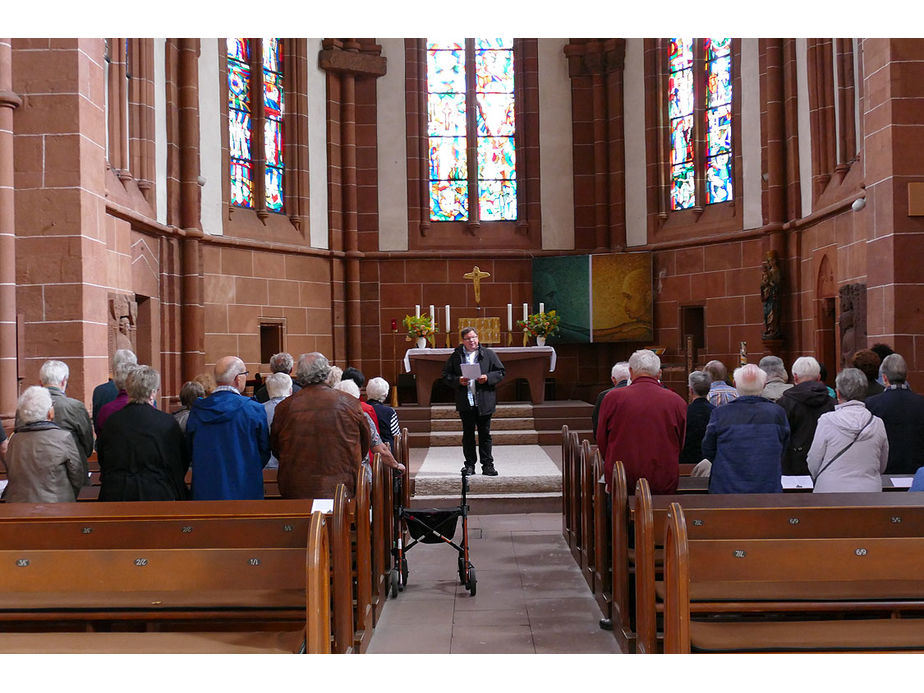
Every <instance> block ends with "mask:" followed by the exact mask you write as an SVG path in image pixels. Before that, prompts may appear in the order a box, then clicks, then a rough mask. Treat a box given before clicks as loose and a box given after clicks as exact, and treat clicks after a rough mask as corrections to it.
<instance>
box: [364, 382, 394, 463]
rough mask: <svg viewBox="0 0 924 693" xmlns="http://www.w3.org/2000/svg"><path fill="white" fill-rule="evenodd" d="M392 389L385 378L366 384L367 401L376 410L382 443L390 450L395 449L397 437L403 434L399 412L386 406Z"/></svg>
mask: <svg viewBox="0 0 924 693" xmlns="http://www.w3.org/2000/svg"><path fill="white" fill-rule="evenodd" d="M390 389H391V387H390V386H389V384H388V381H387V380H385V378H373V379H372V380H370V381H369V382H368V383H366V401H367V402H369V404H371V405H372V408H373V409H375V416H376V418H377V419H378V420H379V434H380V435H381V436H382V442H383V443H385V444H386V445H387V446H388V447H389V448H394V446H395V436H396V435H398V434H399V433H401V426H400V424H399V423H398V414H397V412H396V411H395V410H394V409H392V408H391V407H390V406H388V405H387V404H385V400H387V399H388V391H389V390H390Z"/></svg>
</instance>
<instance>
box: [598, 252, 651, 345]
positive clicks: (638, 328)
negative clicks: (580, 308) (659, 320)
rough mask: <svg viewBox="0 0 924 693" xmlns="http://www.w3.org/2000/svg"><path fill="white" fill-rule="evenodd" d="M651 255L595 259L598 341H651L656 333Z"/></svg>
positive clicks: (615, 255)
mask: <svg viewBox="0 0 924 693" xmlns="http://www.w3.org/2000/svg"><path fill="white" fill-rule="evenodd" d="M651 272H652V271H651V254H650V253H612V254H609V255H592V256H591V287H592V288H591V293H592V296H593V332H592V340H593V341H594V342H649V341H651V339H652V338H653V332H652V322H653V317H652V311H653V303H652V281H651V280H652V276H651Z"/></svg>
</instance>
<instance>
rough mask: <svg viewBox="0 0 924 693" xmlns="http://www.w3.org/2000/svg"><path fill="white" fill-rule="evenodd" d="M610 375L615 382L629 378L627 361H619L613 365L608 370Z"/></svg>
mask: <svg viewBox="0 0 924 693" xmlns="http://www.w3.org/2000/svg"><path fill="white" fill-rule="evenodd" d="M610 377H611V378H612V379H613V380H615V381H616V382H617V383H618V382H619V381H620V380H628V379H629V362H628V361H620V362H619V363H617V364H616V365H615V366H613V369H612V370H611V371H610Z"/></svg>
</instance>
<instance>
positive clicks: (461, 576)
mask: <svg viewBox="0 0 924 693" xmlns="http://www.w3.org/2000/svg"><path fill="white" fill-rule="evenodd" d="M459 584H460V585H464V584H465V559H463V558H462V554H459Z"/></svg>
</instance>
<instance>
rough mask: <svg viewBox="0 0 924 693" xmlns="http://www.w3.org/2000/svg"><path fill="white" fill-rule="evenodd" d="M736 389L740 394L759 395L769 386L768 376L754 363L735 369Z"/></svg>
mask: <svg viewBox="0 0 924 693" xmlns="http://www.w3.org/2000/svg"><path fill="white" fill-rule="evenodd" d="M734 378H735V388H736V389H737V390H738V394H739V395H742V396H745V395H752V396H753V395H759V394H760V393H761V392H762V391H763V389H764V385H766V384H767V374H766V373H765V372H764V371H763V370H761V369H760V368H759V367H758V366H756V365H754V364H753V363H748V364H746V365H744V366H741V367H740V368H736V369H735V375H734Z"/></svg>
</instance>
